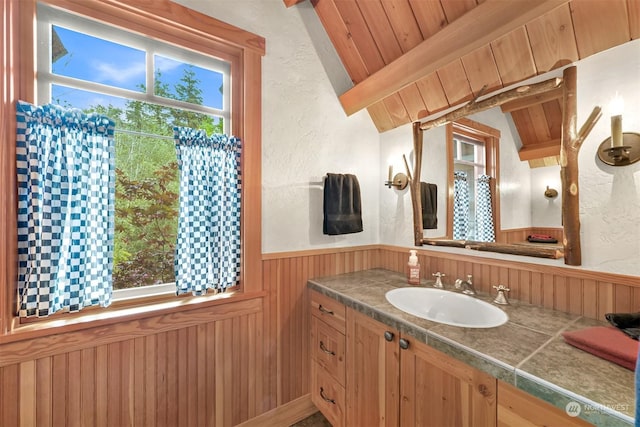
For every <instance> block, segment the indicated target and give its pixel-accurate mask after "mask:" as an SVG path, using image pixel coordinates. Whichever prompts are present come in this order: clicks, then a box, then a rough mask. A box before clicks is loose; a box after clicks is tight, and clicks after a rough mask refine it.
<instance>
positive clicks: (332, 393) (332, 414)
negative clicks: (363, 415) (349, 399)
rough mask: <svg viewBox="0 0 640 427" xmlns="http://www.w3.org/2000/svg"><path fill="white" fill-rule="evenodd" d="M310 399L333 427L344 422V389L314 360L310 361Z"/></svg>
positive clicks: (337, 426)
mask: <svg viewBox="0 0 640 427" xmlns="http://www.w3.org/2000/svg"><path fill="white" fill-rule="evenodd" d="M311 401H312V402H313V404H314V405H316V408H318V409H319V410H320V412H322V414H323V415H324V416H325V417H326V418H327V420H328V421H329V422H330V423H331V425H332V426H333V427H342V426H344V425H345V422H344V414H345V412H344V404H345V391H344V387H342V386H341V385H340V384H338V382H337V381H336V380H335V378H333V377H332V376H331V375H329V374H328V373H327V372H326V371H325V370H324V369H323V368H322V367H321V366H320V365H319V364H318V363H317V362H316V361H314V360H312V361H311Z"/></svg>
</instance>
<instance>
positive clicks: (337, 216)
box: [322, 173, 362, 235]
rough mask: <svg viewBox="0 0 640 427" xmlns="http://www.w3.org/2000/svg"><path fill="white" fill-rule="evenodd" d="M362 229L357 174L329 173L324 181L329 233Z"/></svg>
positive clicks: (326, 224) (355, 231)
mask: <svg viewBox="0 0 640 427" xmlns="http://www.w3.org/2000/svg"><path fill="white" fill-rule="evenodd" d="M360 231H362V211H361V204H360V184H359V183H358V178H356V176H355V175H350V174H334V173H328V174H327V177H326V179H325V181H324V221H323V224H322V232H323V233H324V234H328V235H336V234H349V233H358V232H360Z"/></svg>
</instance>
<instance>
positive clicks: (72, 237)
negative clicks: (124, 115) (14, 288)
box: [16, 102, 115, 317]
mask: <svg viewBox="0 0 640 427" xmlns="http://www.w3.org/2000/svg"><path fill="white" fill-rule="evenodd" d="M16 118H17V143H16V160H17V164H16V165H17V181H18V300H17V303H18V304H17V305H18V307H17V309H18V314H19V316H20V317H44V316H48V315H50V314H53V313H55V312H57V311H59V310H62V309H68V310H69V311H70V312H75V311H79V310H81V309H82V308H83V307H87V306H91V305H100V306H103V307H106V306H108V305H109V304H110V302H111V292H112V289H111V284H112V279H111V270H112V267H113V232H114V201H115V173H114V139H113V132H114V122H113V121H112V120H110V119H108V118H107V117H105V116H102V115H97V114H90V115H86V114H84V113H83V112H81V111H79V110H66V109H63V108H62V107H59V106H55V105H45V106H42V107H36V106H34V105H31V104H28V103H25V102H18V105H17V112H16Z"/></svg>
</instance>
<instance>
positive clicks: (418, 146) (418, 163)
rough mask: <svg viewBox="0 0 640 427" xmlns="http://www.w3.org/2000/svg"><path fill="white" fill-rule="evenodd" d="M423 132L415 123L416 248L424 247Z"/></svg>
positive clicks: (412, 201) (412, 178)
mask: <svg viewBox="0 0 640 427" xmlns="http://www.w3.org/2000/svg"><path fill="white" fill-rule="evenodd" d="M422 139H423V131H422V129H420V122H414V123H413V157H414V160H413V165H414V166H413V173H411V171H407V172H408V173H407V175H409V176H411V182H410V186H411V187H410V188H411V195H412V197H411V203H412V204H413V237H414V240H415V245H416V246H422V198H421V197H420V170H421V169H422Z"/></svg>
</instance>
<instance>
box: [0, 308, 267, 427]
mask: <svg viewBox="0 0 640 427" xmlns="http://www.w3.org/2000/svg"><path fill="white" fill-rule="evenodd" d="M230 304H232V305H234V304H237V303H230ZM208 310H211V308H209V309H208ZM242 311H243V310H240V314H239V315H229V316H227V317H225V318H222V319H219V320H215V321H205V322H203V323H200V324H198V325H187V326H185V327H176V328H174V329H171V330H167V331H159V332H153V331H149V330H147V331H141V332H140V335H144V336H138V337H126V338H124V339H121V340H118V341H115V342H109V343H105V344H96V342H95V341H93V340H91V339H87V341H86V342H85V348H84V349H81V350H71V351H65V350H64V348H59V349H57V351H56V352H55V354H48V355H46V356H44V357H38V355H37V354H34V355H32V358H30V359H29V360H25V361H22V362H18V363H10V364H6V365H4V366H2V367H1V368H0V407H1V408H2V409H1V411H0V425H2V426H20V425H25V426H30V425H38V426H61V425H65V426H128V425H137V426H145V425H158V426H163V425H166V426H177V425H180V426H194V427H199V426H207V425H208V426H233V425H236V424H239V423H241V422H243V421H245V420H248V419H249V418H251V417H254V416H256V415H259V414H260V413H263V412H265V411H267V410H269V409H272V408H271V407H270V406H267V405H269V400H266V399H264V398H263V393H264V392H265V389H264V388H263V386H262V384H261V380H259V379H260V378H262V376H263V369H264V361H263V359H262V357H261V354H262V352H261V351H259V350H258V346H261V342H262V340H263V339H265V337H264V336H263V334H262V328H261V327H260V326H259V325H260V324H261V323H262V322H263V316H262V313H261V312H260V311H259V310H258V311H255V312H253V313H242ZM136 326H137V325H136V324H135V322H134V324H133V325H129V327H131V328H134V329H135V327H136ZM12 347H14V344H13V343H10V344H5V345H3V346H2V347H0V351H8V352H11V351H12ZM256 384H259V386H258V387H256ZM265 403H266V405H265Z"/></svg>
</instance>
